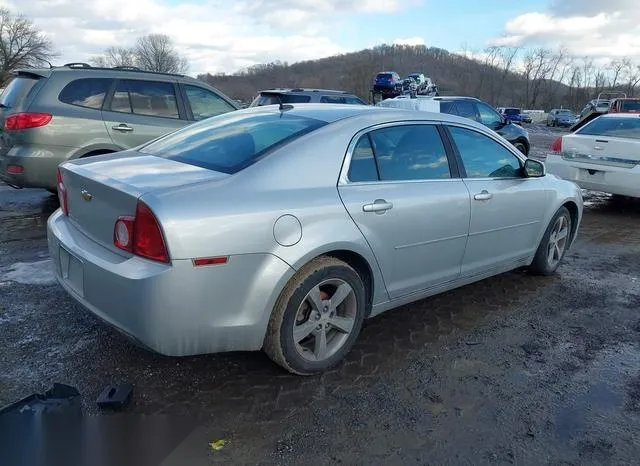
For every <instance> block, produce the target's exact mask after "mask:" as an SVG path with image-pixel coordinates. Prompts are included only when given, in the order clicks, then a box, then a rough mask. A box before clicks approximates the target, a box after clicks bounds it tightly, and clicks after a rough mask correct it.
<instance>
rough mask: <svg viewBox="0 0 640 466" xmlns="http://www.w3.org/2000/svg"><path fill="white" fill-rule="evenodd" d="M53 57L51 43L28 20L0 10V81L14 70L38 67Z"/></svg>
mask: <svg viewBox="0 0 640 466" xmlns="http://www.w3.org/2000/svg"><path fill="white" fill-rule="evenodd" d="M55 56H56V54H55V53H54V52H53V44H52V43H51V41H50V40H49V39H47V37H46V36H45V35H44V34H42V32H41V31H40V30H39V29H38V28H37V27H36V26H35V25H34V24H33V23H32V22H31V21H30V20H29V19H27V18H25V17H24V16H21V15H18V16H14V15H12V14H11V11H9V10H8V9H7V8H0V81H2V82H4V81H5V80H6V79H7V77H8V76H9V72H10V71H12V70H14V69H16V68H20V67H31V66H39V65H42V64H44V63H48V60H50V59H51V58H53V57H55Z"/></svg>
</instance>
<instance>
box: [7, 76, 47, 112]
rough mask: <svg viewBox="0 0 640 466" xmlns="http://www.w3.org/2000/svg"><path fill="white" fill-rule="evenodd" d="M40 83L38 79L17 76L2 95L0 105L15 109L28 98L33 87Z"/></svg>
mask: <svg viewBox="0 0 640 466" xmlns="http://www.w3.org/2000/svg"><path fill="white" fill-rule="evenodd" d="M37 82H38V78H35V77H34V78H31V77H27V76H16V77H15V78H13V80H11V82H10V83H9V84H8V85H7V87H6V88H5V89H4V91H3V92H2V95H0V105H1V106H3V107H5V108H15V107H17V106H19V105H20V104H21V103H22V102H23V100H24V99H26V98H27V96H28V95H29V92H31V89H33V86H35V85H36V83H37Z"/></svg>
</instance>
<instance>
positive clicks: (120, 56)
mask: <svg viewBox="0 0 640 466" xmlns="http://www.w3.org/2000/svg"><path fill="white" fill-rule="evenodd" d="M91 63H92V64H93V65H95V66H101V67H103V68H114V67H116V66H136V54H135V51H134V50H133V49H131V48H125V47H109V48H108V49H107V50H105V51H104V54H103V55H100V56H98V57H94V58H93V59H92V60H91Z"/></svg>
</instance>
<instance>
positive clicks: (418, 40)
mask: <svg viewBox="0 0 640 466" xmlns="http://www.w3.org/2000/svg"><path fill="white" fill-rule="evenodd" d="M393 43H394V45H425V42H424V37H409V38H406V39H395V40H394V41H393Z"/></svg>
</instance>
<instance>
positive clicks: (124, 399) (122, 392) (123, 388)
mask: <svg viewBox="0 0 640 466" xmlns="http://www.w3.org/2000/svg"><path fill="white" fill-rule="evenodd" d="M132 395H133V385H132V384H130V383H125V384H120V385H109V386H107V387H105V389H104V390H102V393H101V394H100V396H99V397H98V400H97V402H96V403H97V404H98V407H99V408H101V409H122V408H124V407H125V406H127V405H128V404H129V401H131V396H132Z"/></svg>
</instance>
